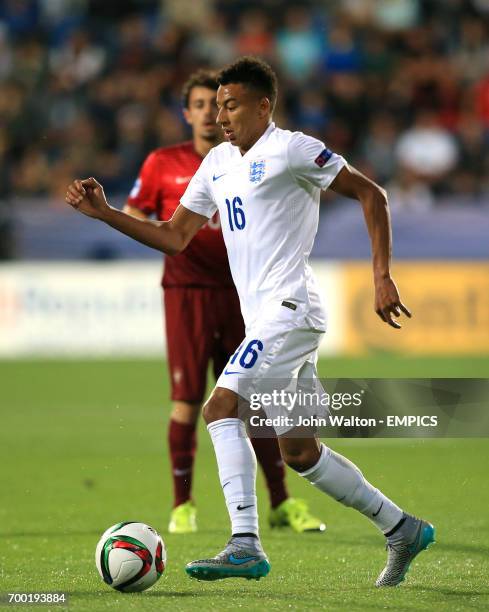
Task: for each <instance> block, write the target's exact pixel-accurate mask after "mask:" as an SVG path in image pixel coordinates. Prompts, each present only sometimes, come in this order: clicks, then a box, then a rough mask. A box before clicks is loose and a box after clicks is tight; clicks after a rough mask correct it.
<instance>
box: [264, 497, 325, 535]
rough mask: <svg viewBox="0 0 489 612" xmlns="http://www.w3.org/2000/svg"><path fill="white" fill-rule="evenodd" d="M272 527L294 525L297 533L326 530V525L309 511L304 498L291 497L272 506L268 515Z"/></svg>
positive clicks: (293, 527)
mask: <svg viewBox="0 0 489 612" xmlns="http://www.w3.org/2000/svg"><path fill="white" fill-rule="evenodd" d="M268 522H269V524H270V527H272V528H274V527H292V529H293V530H294V531H297V533H304V532H305V531H325V529H326V525H325V524H324V523H323V521H321V519H318V518H317V517H315V516H313V515H312V514H311V513H310V512H309V508H308V506H307V503H306V502H305V501H304V500H303V499H295V498H294V497H289V498H288V499H286V500H285V501H283V502H282V503H281V504H280V505H278V506H277V507H276V508H272V510H271V511H270V515H269V517H268Z"/></svg>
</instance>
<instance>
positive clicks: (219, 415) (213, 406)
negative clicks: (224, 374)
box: [186, 387, 270, 580]
mask: <svg viewBox="0 0 489 612" xmlns="http://www.w3.org/2000/svg"><path fill="white" fill-rule="evenodd" d="M237 406H238V396H237V394H236V393H235V392H233V391H231V390H229V389H224V388H221V387H216V388H215V389H214V391H213V392H212V394H211V396H210V398H209V399H208V401H207V402H206V404H205V406H204V410H203V415H204V419H205V420H206V422H207V428H208V430H209V433H210V436H211V439H212V443H213V445H214V451H215V454H216V459H217V465H218V469H219V479H220V482H221V487H222V490H223V493H224V497H225V500H226V505H227V508H228V512H229V517H230V519H231V533H232V536H231V539H230V540H229V542H228V544H227V545H226V547H225V548H224V550H222V551H221V552H220V553H218V554H217V555H216V556H215V557H211V558H208V559H199V560H198V561H193V562H191V563H189V564H188V565H187V567H186V571H187V573H188V574H189V575H190V576H191V577H193V578H198V579H200V580H218V579H221V578H232V577H243V578H248V579H251V578H255V579H257V580H258V579H259V578H261V577H263V576H266V575H267V574H268V572H269V571H270V564H269V562H268V559H267V557H266V555H265V553H264V551H263V548H262V546H261V543H260V539H259V533H258V510H257V499H256V482H255V481H256V457H255V453H254V451H253V447H252V446H251V444H250V441H249V439H248V436H247V433H246V427H245V424H244V422H243V421H242V420H241V419H239V418H237V417H238V411H237Z"/></svg>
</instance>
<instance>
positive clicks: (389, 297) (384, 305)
mask: <svg viewBox="0 0 489 612" xmlns="http://www.w3.org/2000/svg"><path fill="white" fill-rule="evenodd" d="M375 312H376V313H377V314H378V315H379V317H380V318H381V319H382V321H384V323H387V324H388V325H390V326H391V327H394V328H395V329H400V328H401V326H400V325H399V323H398V322H397V321H395V320H394V319H393V318H392V317H396V318H397V317H400V316H401V313H404V314H405V315H406V316H407V317H409V318H411V312H410V311H409V310H408V308H406V306H404V304H403V303H402V302H401V298H400V297H399V291H398V290H397V287H396V283H395V282H394V281H393V280H392V278H390V277H388V278H380V279H376V280H375Z"/></svg>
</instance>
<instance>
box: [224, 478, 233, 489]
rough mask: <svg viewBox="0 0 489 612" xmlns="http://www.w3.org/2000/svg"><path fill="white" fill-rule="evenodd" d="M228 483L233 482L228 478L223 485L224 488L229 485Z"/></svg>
mask: <svg viewBox="0 0 489 612" xmlns="http://www.w3.org/2000/svg"><path fill="white" fill-rule="evenodd" d="M228 484H231V481H230V480H228V481H227V482H225V483H224V484H223V485H222V488H223V489H224V487H227V486H228Z"/></svg>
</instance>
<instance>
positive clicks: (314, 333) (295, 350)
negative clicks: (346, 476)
mask: <svg viewBox="0 0 489 612" xmlns="http://www.w3.org/2000/svg"><path fill="white" fill-rule="evenodd" d="M323 333H324V332H323V331H321V330H317V329H314V328H313V327H311V325H310V324H309V323H308V317H307V314H306V308H305V305H304V304H301V303H296V302H294V301H292V300H283V301H280V302H278V303H277V304H275V305H273V307H272V308H267V312H266V314H264V316H263V318H261V319H260V320H258V321H256V322H255V324H254V325H252V326H251V327H250V329H249V330H248V331H247V333H246V337H245V339H244V340H243V342H242V343H241V344H240V346H239V347H238V349H237V350H236V351H235V353H234V354H233V355H232V356H231V357H230V359H229V361H228V363H227V365H226V367H225V368H224V370H223V371H222V373H221V375H220V376H219V378H218V380H217V382H216V387H224V388H226V389H230V390H231V391H234V392H235V393H236V394H237V395H238V396H240V398H243V399H244V400H246V402H247V403H250V405H257V404H260V406H261V408H262V410H263V412H264V413H265V414H266V416H267V418H270V419H272V420H273V425H272V426H273V428H274V429H275V432H276V434H277V435H283V434H285V433H287V432H288V431H291V430H292V429H294V428H295V427H297V425H301V424H302V421H301V420H300V419H299V415H302V417H303V418H304V417H305V418H307V417H309V416H313V415H314V416H322V417H325V416H326V415H327V414H328V411H327V409H326V408H325V407H324V406H321V405H319V406H318V405H317V403H316V402H315V401H314V398H315V397H317V396H318V395H320V394H324V389H323V387H322V385H321V382H320V381H319V379H318V377H317V369H316V364H317V351H318V346H319V343H320V341H321V338H322V336H323ZM271 396H272V397H271ZM261 400H263V401H261Z"/></svg>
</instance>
